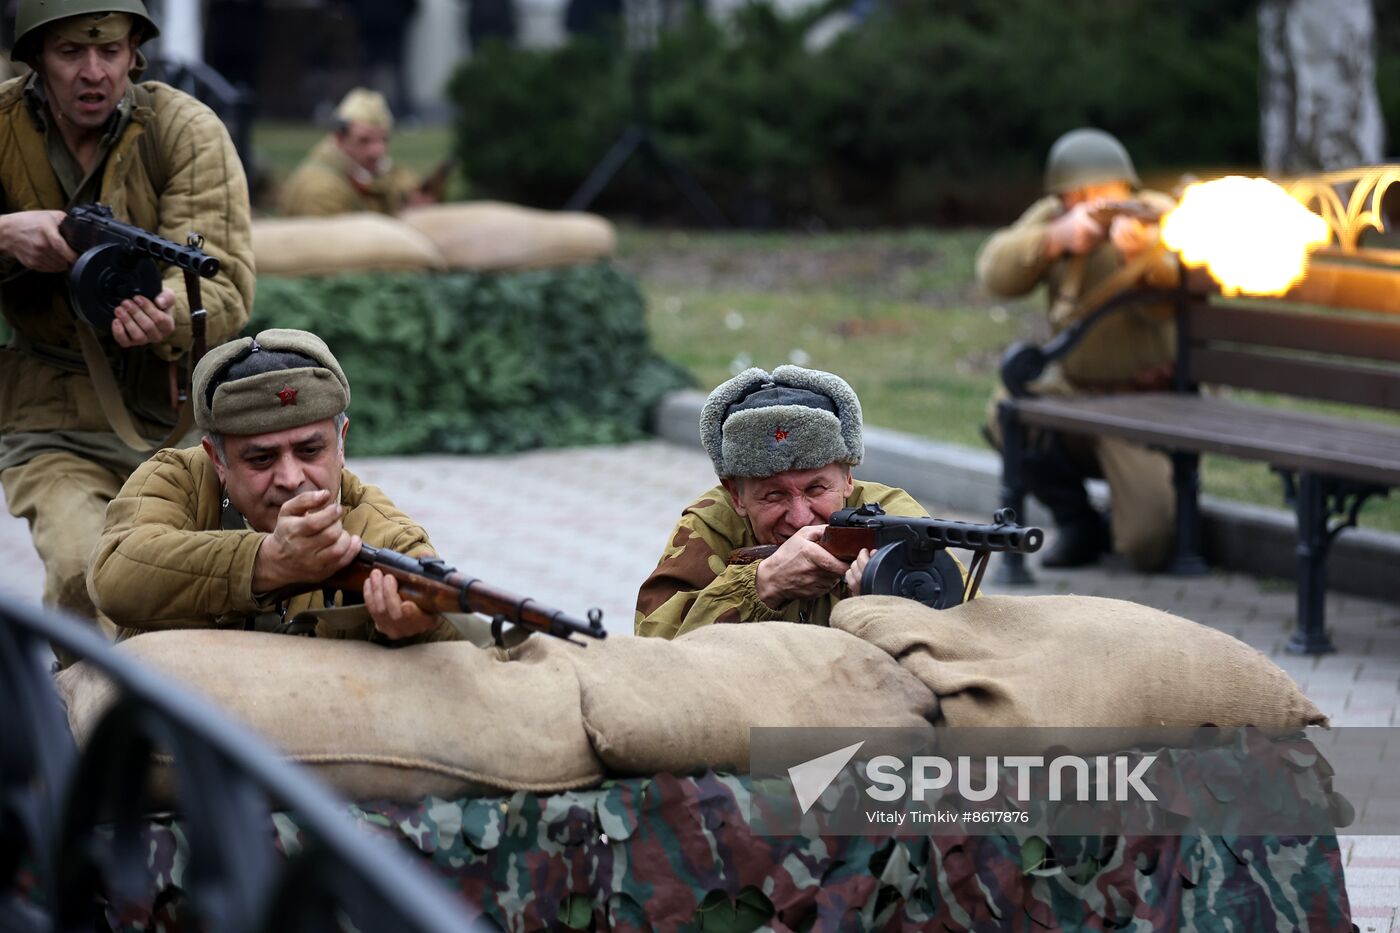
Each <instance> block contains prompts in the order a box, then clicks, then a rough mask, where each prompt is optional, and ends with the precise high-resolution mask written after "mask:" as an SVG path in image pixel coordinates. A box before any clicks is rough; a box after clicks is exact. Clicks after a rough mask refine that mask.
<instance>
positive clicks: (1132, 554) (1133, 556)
mask: <svg viewBox="0 0 1400 933" xmlns="http://www.w3.org/2000/svg"><path fill="white" fill-rule="evenodd" d="M1045 394H1071V393H1069V392H1059V393H1056V392H1054V391H1051V392H1047V393H1045ZM1007 397H1009V396H1008V395H1007V393H1006V390H1005V389H1002V388H1000V387H999V388H998V390H997V391H996V392H995V393H994V394H993V397H992V399H991V402H990V403H989V405H988V406H987V410H988V415H989V420H988V422H987V425H986V428H985V431H984V433H985V434H986V436H987V440H988V441H989V442H990V443H991V444H992V446H993V447H995V448H997V449H998V450H1000V449H1001V426H1000V425H999V424H998V423H997V419H996V406H997V403H998V402H1000V401H1001V400H1002V399H1004V398H1007ZM1029 433H1030V434H1031V436H1030V437H1029V438H1027V440H1028V442H1029V444H1030V446H1031V447H1032V448H1034V447H1045V446H1049V445H1051V444H1060V445H1062V446H1063V448H1064V450H1065V451H1066V452H1067V453H1068V455H1069V460H1070V461H1071V463H1073V464H1074V466H1075V467H1077V469H1078V472H1079V473H1080V476H1081V478H1077V479H1076V478H1068V481H1069V482H1073V483H1076V484H1079V483H1082V482H1083V480H1084V479H1090V478H1098V479H1103V480H1104V481H1106V482H1107V483H1108V490H1109V498H1110V508H1111V515H1110V530H1111V533H1112V536H1113V550H1114V551H1115V552H1117V553H1119V554H1122V555H1123V557H1124V559H1126V560H1127V561H1128V563H1129V564H1130V565H1132V567H1133V569H1135V570H1140V571H1143V572H1146V573H1155V572H1157V571H1160V570H1165V569H1166V567H1167V564H1168V563H1169V562H1170V561H1171V556H1172V548H1173V544H1174V542H1175V539H1176V490H1175V489H1174V488H1173V487H1172V461H1171V458H1170V457H1168V456H1167V455H1166V454H1164V453H1162V452H1161V451H1157V450H1149V449H1148V448H1146V447H1144V446H1143V445H1141V444H1135V443H1133V442H1132V441H1125V440H1123V439H1121V438H1116V437H1101V436H1094V437H1091V436H1088V435H1076V434H1059V433H1054V432H1043V431H1039V430H1034V431H1031V432H1029Z"/></svg>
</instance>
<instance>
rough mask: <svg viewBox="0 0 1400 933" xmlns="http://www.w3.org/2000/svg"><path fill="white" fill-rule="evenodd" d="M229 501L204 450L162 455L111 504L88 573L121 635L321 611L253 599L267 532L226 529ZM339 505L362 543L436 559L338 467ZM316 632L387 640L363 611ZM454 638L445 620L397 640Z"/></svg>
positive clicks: (410, 525)
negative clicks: (225, 502)
mask: <svg viewBox="0 0 1400 933" xmlns="http://www.w3.org/2000/svg"><path fill="white" fill-rule="evenodd" d="M223 500H224V492H223V488H222V487H221V486H220V484H219V476H218V474H217V473H216V472H215V470H214V464H213V463H212V462H211V461H210V460H209V457H208V455H207V454H205V452H204V450H203V448H200V447H191V448H189V449H187V450H171V449H167V450H162V451H159V452H158V453H156V454H155V456H153V457H152V458H151V459H150V460H148V461H146V462H145V463H144V464H142V465H141V467H140V468H139V469H138V470H137V471H136V472H135V473H133V474H132V476H131V479H129V480H127V482H126V485H124V486H123V487H122V491H121V493H120V494H118V496H117V498H115V499H113V500H112V502H111V504H110V505H109V506H108V507H107V524H106V527H105V528H104V529H103V533H102V539H101V540H100V541H99V542H98V546H97V552H96V556H95V558H94V559H93V563H92V568H91V570H90V571H89V573H88V591H89V592H90V593H91V594H92V598H93V602H94V603H96V604H97V607H98V608H99V609H101V610H102V612H104V613H106V615H107V616H108V617H109V618H110V619H111V620H112V621H113V622H115V623H116V624H117V625H118V626H120V627H121V631H120V635H119V636H118V637H119V638H129V637H131V636H132V635H137V634H140V633H141V632H145V631H155V630H159V629H174V628H248V627H253V626H254V625H257V627H263V625H262V624H261V622H262V621H263V620H265V619H266V618H267V617H268V616H269V614H271V615H272V617H273V618H276V617H277V616H281V617H282V618H285V619H292V618H294V617H295V616H296V615H297V614H298V613H300V612H304V611H307V610H324V607H325V599H324V597H323V595H322V593H321V592H320V591H317V592H315V593H305V594H302V595H299V596H295V597H293V598H292V599H290V600H288V601H287V603H286V604H285V605H284V606H278V605H275V604H273V603H271V602H269V601H266V600H263V599H260V598H259V597H257V596H255V595H254V594H253V561H254V558H255V557H256V556H257V553H258V548H259V547H260V546H261V545H262V541H263V539H264V538H266V537H267V535H266V534H265V533H263V532H259V531H253V530H251V529H247V528H246V527H244V528H239V529H236V530H233V529H229V528H228V525H229V524H230V523H229V522H227V521H226V520H225V519H226V514H227V513H226V510H225V508H224V505H223ZM340 502H341V505H343V506H345V510H346V511H345V514H344V515H342V516H341V519H340V521H341V524H342V525H343V526H344V528H345V530H346V531H348V532H350V533H351V534H352V535H359V536H360V537H361V538H362V539H363V540H364V543H365V544H368V545H371V546H373V547H387V548H390V549H392V550H395V551H401V552H404V553H408V554H413V555H415V556H418V555H421V554H425V553H431V551H432V546H431V544H430V543H429V542H428V534H427V532H425V531H424V530H423V529H422V528H420V527H419V526H418V525H417V524H415V523H414V522H413V521H412V520H411V519H409V517H408V516H406V515H404V514H403V513H402V512H400V511H399V510H398V509H397V508H395V507H394V504H393V503H392V502H390V501H389V498H388V497H387V496H385V495H384V493H382V492H380V491H379V489H378V488H377V487H375V486H368V485H365V484H364V483H362V482H360V480H359V478H358V477H356V476H355V474H353V473H351V472H350V471H349V470H342V471H341V478H340ZM233 514H234V515H236V514H237V513H236V512H235V513H233ZM283 609H285V612H283V611H282V610H283ZM315 634H316V636H317V637H319V638H353V639H358V640H363V641H376V642H381V643H387V642H388V639H386V638H384V636H382V635H381V634H380V633H379V632H378V630H377V629H375V628H374V623H373V622H372V621H371V620H370V618H369V614H368V612H367V611H366V610H365V609H364V607H362V606H355V607H347V608H344V609H339V610H336V611H334V612H330V613H326V615H324V616H323V617H322V618H321V619H320V620H319V621H318V623H317V625H316V628H315ZM456 638H457V634H456V629H455V628H453V626H452V624H451V623H450V622H448V621H447V620H446V619H442V618H439V619H438V625H437V627H436V628H435V629H431V630H429V631H428V632H426V633H425V634H423V635H417V636H413V637H410V638H403V639H398V640H396V641H394V642H392V643H393V644H395V645H407V644H417V643H419V642H425V641H447V640H453V639H456Z"/></svg>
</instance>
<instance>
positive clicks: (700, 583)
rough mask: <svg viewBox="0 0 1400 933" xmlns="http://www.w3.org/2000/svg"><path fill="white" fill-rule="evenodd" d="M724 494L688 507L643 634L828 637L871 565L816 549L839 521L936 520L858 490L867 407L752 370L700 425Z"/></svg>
mask: <svg viewBox="0 0 1400 933" xmlns="http://www.w3.org/2000/svg"><path fill="white" fill-rule="evenodd" d="M700 439H701V441H702V442H703V443H704V445H705V451H706V452H707V453H708V454H709V455H710V460H711V462H713V463H714V467H715V474H716V475H717V476H718V477H719V480H720V484H719V485H718V486H716V487H714V488H713V489H711V490H709V491H708V492H706V493H704V494H703V495H701V496H700V497H699V498H698V499H696V500H695V501H694V502H692V503H691V504H690V505H689V506H687V507H686V509H685V511H684V512H682V513H681V519H680V522H679V524H677V526H676V528H675V530H674V531H672V532H671V536H670V537H669V538H668V539H667V546H666V550H665V552H664V553H663V554H662V555H661V560H660V562H659V563H658V564H657V566H656V569H655V570H654V571H653V572H652V574H651V576H649V577H647V579H646V582H645V583H643V584H642V587H641V590H640V591H639V592H638V594H637V615H636V632H637V634H638V635H654V636H659V637H662V638H675V637H676V636H678V635H683V634H685V633H686V632H689V631H693V630H694V629H696V628H699V627H700V626H703V625H709V624H711V623H713V622H763V621H768V620H782V621H787V622H808V623H813V624H816V625H826V624H828V622H829V620H830V618H831V609H832V606H833V605H835V603H836V600H837V599H839V598H841V596H842V595H844V594H850V595H854V594H857V593H858V592H859V589H858V587H859V582H860V576H861V572H862V571H863V570H864V569H865V563H866V561H867V560H868V555H865V554H862V555H861V557H859V558H857V559H856V560H855V561H854V562H852V563H849V564H848V563H847V562H845V561H843V560H840V559H839V558H836V557H833V556H832V555H831V554H829V553H827V551H826V550H825V549H823V548H822V547H821V546H820V545H818V544H817V543H816V539H817V538H818V537H820V535H821V532H822V530H823V528H824V527H825V523H826V521H827V519H828V518H830V516H831V513H833V512H835V511H836V510H837V509H841V508H846V507H850V506H860V505H864V504H866V503H876V504H878V505H879V506H881V507H882V508H883V509H884V510H885V511H886V512H888V513H889V514H891V515H908V516H925V515H927V514H928V513H927V512H925V511H924V509H923V508H922V507H921V506H920V505H919V504H918V503H917V502H915V501H914V500H913V498H911V497H910V496H909V494H908V493H906V492H904V491H903V490H902V489H895V488H892V487H890V486H882V485H880V484H879V483H871V482H865V481H862V480H857V479H855V478H854V477H852V475H851V467H853V466H855V465H857V464H859V463H860V461H861V458H862V457H863V456H864V453H865V446H864V443H863V441H862V439H861V410H860V400H859V399H858V398H857V397H856V393H855V392H854V390H852V389H851V387H850V386H849V385H847V384H846V381H845V380H844V379H842V378H840V377H839V376H835V375H832V374H831V373H825V372H820V371H817V370H812V369H802V368H801V367H797V366H779V367H778V368H777V369H775V370H773V372H772V373H767V372H764V371H763V370H761V369H750V370H747V371H745V372H743V373H740V374H739V375H738V376H735V377H734V378H733V379H730V380H729V381H728V382H726V383H724V384H722V385H720V386H719V387H718V388H716V389H715V390H714V391H713V392H712V393H710V397H709V399H708V400H707V401H706V402H705V407H704V409H703V411H702V412H701V415H700ZM755 544H775V545H778V550H777V551H776V552H775V553H774V554H773V555H772V556H771V557H768V558H767V559H765V560H762V561H760V562H757V563H749V564H736V565H733V566H729V565H726V563H725V559H726V557H727V556H728V555H729V552H730V551H732V550H734V549H735V548H741V547H750V546H752V545H755Z"/></svg>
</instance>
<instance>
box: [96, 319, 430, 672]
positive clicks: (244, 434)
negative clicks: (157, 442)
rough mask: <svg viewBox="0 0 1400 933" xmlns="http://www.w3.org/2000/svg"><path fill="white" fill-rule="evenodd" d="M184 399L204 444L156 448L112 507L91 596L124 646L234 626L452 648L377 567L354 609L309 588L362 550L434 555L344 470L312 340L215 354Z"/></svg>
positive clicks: (333, 402)
mask: <svg viewBox="0 0 1400 933" xmlns="http://www.w3.org/2000/svg"><path fill="white" fill-rule="evenodd" d="M194 391H195V404H196V408H195V416H196V420H197V422H198V424H199V427H200V428H202V429H203V430H204V432H205V436H204V442H203V445H202V447H195V448H191V449H189V450H162V451H161V452H159V453H158V454H156V455H155V456H154V457H152V458H151V459H150V460H149V461H147V462H146V463H145V464H144V465H142V466H141V468H140V469H138V470H137V471H136V472H135V473H134V474H133V475H132V477H131V479H130V480H128V481H127V483H126V485H125V486H123V487H122V490H121V493H120V494H119V495H118V496H117V498H116V499H114V500H113V501H112V504H111V507H110V508H109V509H108V510H107V524H106V528H105V530H104V531H103V534H102V540H101V542H100V544H99V545H98V549H97V554H96V557H95V558H94V560H93V565H92V570H91V573H90V575H89V584H88V585H89V588H90V590H91V592H92V598H93V601H94V602H96V603H97V605H98V607H99V608H100V609H101V610H102V611H103V612H104V613H106V614H107V615H108V616H109V617H110V618H111V619H112V620H113V621H114V622H115V623H116V624H117V625H118V626H120V627H121V630H120V637H123V638H125V637H129V636H131V635H135V634H138V633H140V632H143V631H152V630H157V629H168V628H230V627H232V628H246V629H257V630H261V631H274V632H296V633H306V634H315V635H317V636H318V637H326V638H357V639H366V640H370V641H376V642H381V643H385V644H396V645H398V644H409V643H415V642H420V641H440V640H450V639H454V638H456V637H457V635H456V629H455V628H453V626H452V624H451V623H450V622H449V621H447V620H446V619H444V618H442V617H440V616H435V615H429V614H427V613H424V612H423V611H422V610H420V609H419V608H418V607H417V606H415V605H413V604H412V603H409V602H406V601H404V600H403V599H401V598H400V597H399V595H398V590H397V585H396V583H395V581H394V580H393V578H391V577H386V576H384V575H383V574H382V573H380V572H379V571H378V570H376V571H374V572H373V573H372V574H371V575H370V578H369V580H368V581H367V582H366V583H365V586H364V592H363V596H364V601H365V604H364V606H363V607H342V608H327V607H325V601H324V596H323V594H322V593H321V592H320V591H317V592H315V593H311V594H308V593H305V592H304V591H306V590H312V589H315V584H317V583H319V582H321V581H322V580H325V579H326V578H327V577H329V576H331V575H332V574H333V573H335V572H336V571H337V570H340V569H341V568H342V567H344V566H346V565H347V564H348V563H350V561H351V560H352V559H354V557H355V556H356V554H357V553H358V552H359V549H360V544H361V543H362V542H363V543H364V544H368V545H371V546H373V547H382V548H388V549H391V550H394V551H399V552H402V553H407V554H410V555H412V556H422V555H424V554H429V553H431V552H432V548H431V546H430V545H429V542H428V536H427V534H426V533H425V532H424V531H423V529H422V528H420V527H419V526H418V525H417V524H415V523H414V522H413V521H412V520H410V519H409V518H408V517H407V516H406V515H404V514H403V513H402V512H400V511H399V510H398V509H396V508H395V507H394V504H393V503H392V502H390V501H389V499H388V498H387V497H386V496H385V495H384V494H383V493H382V492H380V491H379V490H378V489H376V488H375V487H373V486H367V485H365V484H364V483H362V482H360V480H359V479H358V478H357V477H356V476H355V475H354V474H353V473H351V472H350V471H349V470H347V469H345V433H346V431H347V430H348V428H349V421H348V419H347V417H346V415H345V410H346V408H347V407H348V406H349V404H350V385H349V383H348V382H347V381H346V379H345V374H344V372H342V371H341V368H340V364H339V363H337V362H336V359H335V357H334V356H332V355H331V352H330V350H329V349H328V348H327V347H326V345H325V343H323V342H322V341H321V339H320V338H319V337H317V336H315V335H314V334H309V333H306V332H305V331H297V330H267V331H263V332H262V333H260V334H258V335H257V337H245V338H243V339H241V340H236V341H233V342H232V343H228V344H225V345H224V346H222V347H220V348H219V349H218V350H216V351H214V352H212V353H210V354H209V355H208V356H206V357H205V358H204V359H203V360H202V361H201V362H200V364H199V366H198V368H197V369H196V370H195V378H194ZM289 592H301V593H302V594H303V595H298V596H295V597H291V598H283V597H282V595H281V594H284V593H289ZM308 611H310V612H309V614H305V615H304V613H308Z"/></svg>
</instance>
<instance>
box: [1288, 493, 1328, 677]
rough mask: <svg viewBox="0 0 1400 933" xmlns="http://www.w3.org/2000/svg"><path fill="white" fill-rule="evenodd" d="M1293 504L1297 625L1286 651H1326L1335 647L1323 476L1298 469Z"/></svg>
mask: <svg viewBox="0 0 1400 933" xmlns="http://www.w3.org/2000/svg"><path fill="white" fill-rule="evenodd" d="M1293 508H1294V511H1295V512H1296V514H1297V516H1298V548H1297V554H1298V627H1297V629H1296V630H1295V631H1294V632H1293V637H1292V638H1290V639H1289V640H1288V653H1289V654H1328V653H1330V652H1333V651H1336V650H1337V649H1336V646H1334V645H1333V644H1332V639H1331V638H1330V637H1329V636H1328V634H1327V626H1326V623H1327V617H1326V613H1327V607H1326V603H1325V601H1324V599H1325V597H1326V595H1327V550H1328V548H1329V547H1330V546H1331V544H1332V535H1331V533H1330V532H1329V531H1328V529H1327V520H1328V516H1329V511H1328V508H1327V490H1326V487H1325V480H1324V479H1323V478H1322V477H1320V476H1317V475H1315V474H1312V473H1300V474H1299V476H1298V487H1297V494H1296V496H1295V497H1294V501H1293Z"/></svg>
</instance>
